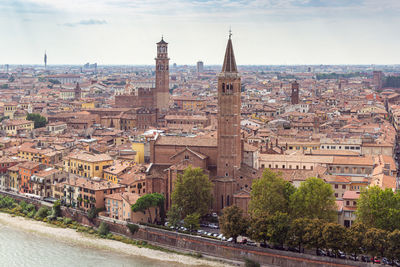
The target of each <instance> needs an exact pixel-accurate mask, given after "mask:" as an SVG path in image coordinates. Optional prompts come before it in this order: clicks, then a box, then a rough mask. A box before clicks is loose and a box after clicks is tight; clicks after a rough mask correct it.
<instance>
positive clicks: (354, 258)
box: [349, 254, 358, 261]
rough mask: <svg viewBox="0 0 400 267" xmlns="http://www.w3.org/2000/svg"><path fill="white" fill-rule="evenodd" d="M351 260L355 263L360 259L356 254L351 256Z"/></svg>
mask: <svg viewBox="0 0 400 267" xmlns="http://www.w3.org/2000/svg"><path fill="white" fill-rule="evenodd" d="M349 259H350V260H353V261H358V257H357V256H356V255H355V254H351V255H350V256H349Z"/></svg>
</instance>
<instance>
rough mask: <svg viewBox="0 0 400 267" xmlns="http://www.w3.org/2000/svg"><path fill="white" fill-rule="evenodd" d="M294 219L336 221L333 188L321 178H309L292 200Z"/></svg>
mask: <svg viewBox="0 0 400 267" xmlns="http://www.w3.org/2000/svg"><path fill="white" fill-rule="evenodd" d="M290 205H291V211H292V215H293V217H294V218H310V219H321V220H326V221H334V220H335V216H336V209H337V208H336V203H335V196H334V194H333V189H332V187H331V186H330V185H329V184H327V183H325V182H324V181H323V180H322V179H319V178H315V177H312V178H308V179H307V180H306V181H305V182H303V183H301V184H300V187H299V188H298V189H297V190H296V192H294V194H293V195H292V196H291V198H290Z"/></svg>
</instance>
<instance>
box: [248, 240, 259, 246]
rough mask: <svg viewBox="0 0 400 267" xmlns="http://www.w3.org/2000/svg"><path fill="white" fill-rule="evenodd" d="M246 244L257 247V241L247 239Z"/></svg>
mask: <svg viewBox="0 0 400 267" xmlns="http://www.w3.org/2000/svg"><path fill="white" fill-rule="evenodd" d="M246 245H248V246H251V247H257V243H256V242H254V241H251V240H249V241H247V243H246Z"/></svg>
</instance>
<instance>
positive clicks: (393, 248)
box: [386, 229, 400, 260]
mask: <svg viewBox="0 0 400 267" xmlns="http://www.w3.org/2000/svg"><path fill="white" fill-rule="evenodd" d="M387 242H388V244H387V245H388V249H387V253H386V254H387V257H388V258H390V259H392V260H393V259H400V230H398V229H396V230H394V231H393V232H391V233H389V234H388V236H387Z"/></svg>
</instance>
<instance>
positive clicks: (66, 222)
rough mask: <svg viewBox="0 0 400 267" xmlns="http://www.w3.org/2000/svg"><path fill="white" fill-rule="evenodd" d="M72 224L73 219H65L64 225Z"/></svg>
mask: <svg viewBox="0 0 400 267" xmlns="http://www.w3.org/2000/svg"><path fill="white" fill-rule="evenodd" d="M70 223H72V219H71V218H64V224H65V225H67V224H70Z"/></svg>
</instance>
